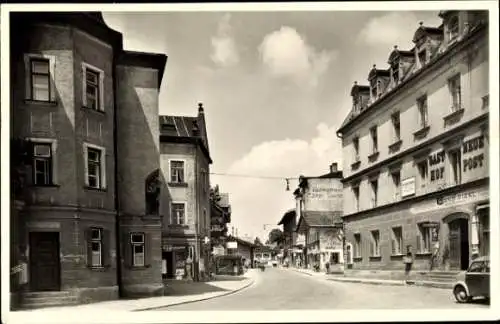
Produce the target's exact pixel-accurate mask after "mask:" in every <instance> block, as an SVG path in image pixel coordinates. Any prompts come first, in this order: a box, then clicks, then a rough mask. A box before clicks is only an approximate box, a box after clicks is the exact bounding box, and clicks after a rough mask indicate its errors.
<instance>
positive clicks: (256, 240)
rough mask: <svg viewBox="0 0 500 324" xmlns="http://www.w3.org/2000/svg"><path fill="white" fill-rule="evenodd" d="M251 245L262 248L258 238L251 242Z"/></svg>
mask: <svg viewBox="0 0 500 324" xmlns="http://www.w3.org/2000/svg"><path fill="white" fill-rule="evenodd" d="M253 244H255V245H257V246H262V242H261V241H260V238H258V237H256V238H255V240H254V241H253Z"/></svg>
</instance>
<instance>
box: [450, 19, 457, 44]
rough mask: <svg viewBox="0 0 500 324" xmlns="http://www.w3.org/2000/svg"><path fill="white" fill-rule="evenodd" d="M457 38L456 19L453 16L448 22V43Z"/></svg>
mask: <svg viewBox="0 0 500 324" xmlns="http://www.w3.org/2000/svg"><path fill="white" fill-rule="evenodd" d="M457 37H458V17H457V16H453V17H451V18H450V21H449V22H448V39H449V41H450V42H452V41H454V40H455V39H456V38H457Z"/></svg>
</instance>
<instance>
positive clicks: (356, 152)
mask: <svg viewBox="0 0 500 324" xmlns="http://www.w3.org/2000/svg"><path fill="white" fill-rule="evenodd" d="M352 146H353V147H354V161H355V162H357V161H359V137H354V138H353V139H352Z"/></svg>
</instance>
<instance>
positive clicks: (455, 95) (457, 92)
mask: <svg viewBox="0 0 500 324" xmlns="http://www.w3.org/2000/svg"><path fill="white" fill-rule="evenodd" d="M448 88H449V90H450V95H451V110H452V111H457V110H459V109H460V108H461V107H462V93H461V88H460V74H457V75H455V76H454V77H452V78H450V79H449V80H448Z"/></svg>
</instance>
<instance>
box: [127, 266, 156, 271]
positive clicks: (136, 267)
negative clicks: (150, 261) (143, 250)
mask: <svg viewBox="0 0 500 324" xmlns="http://www.w3.org/2000/svg"><path fill="white" fill-rule="evenodd" d="M149 268H151V266H150V265H144V266H134V265H133V266H130V270H134V271H140V270H146V269H149Z"/></svg>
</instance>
